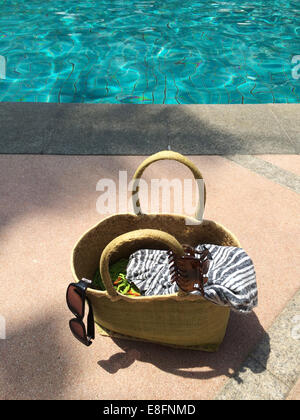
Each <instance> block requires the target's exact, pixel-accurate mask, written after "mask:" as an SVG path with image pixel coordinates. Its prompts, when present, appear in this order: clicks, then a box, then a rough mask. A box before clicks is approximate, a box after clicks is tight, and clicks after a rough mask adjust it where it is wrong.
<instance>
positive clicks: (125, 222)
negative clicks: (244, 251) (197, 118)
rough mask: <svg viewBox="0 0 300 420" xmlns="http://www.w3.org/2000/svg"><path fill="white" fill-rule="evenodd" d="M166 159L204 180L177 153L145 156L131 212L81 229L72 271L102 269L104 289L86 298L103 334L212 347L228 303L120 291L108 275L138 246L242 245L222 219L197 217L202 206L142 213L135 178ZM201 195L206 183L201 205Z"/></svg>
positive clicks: (85, 273) (88, 274)
mask: <svg viewBox="0 0 300 420" xmlns="http://www.w3.org/2000/svg"><path fill="white" fill-rule="evenodd" d="M165 159H169V160H175V161H178V162H181V163H182V164H184V165H186V166H187V167H188V168H190V170H191V171H192V173H193V175H194V177H195V179H196V180H199V179H200V180H202V179H203V177H202V175H201V173H200V171H199V170H198V169H197V167H196V166H195V165H194V164H193V163H192V162H191V161H190V160H189V159H187V158H186V157H185V156H182V155H181V154H179V153H176V152H173V151H162V152H159V153H156V154H154V155H152V156H150V157H148V158H147V159H146V160H145V161H144V162H143V163H142V164H141V165H140V166H139V167H138V169H137V170H136V172H135V174H134V177H133V179H134V183H135V184H134V185H135V188H134V190H133V208H134V214H130V213H127V214H115V215H112V216H109V217H107V218H105V219H104V220H102V221H101V222H100V223H98V224H97V225H96V226H94V227H92V228H91V229H89V230H88V231H87V232H86V233H84V235H83V236H82V237H81V238H80V239H79V241H78V242H77V243H76V245H75V247H74V249H73V252H72V274H73V277H74V279H75V281H77V282H78V281H80V280H81V279H82V278H89V279H92V278H93V276H94V274H95V271H96V270H97V268H98V267H99V268H100V273H101V277H102V280H103V283H104V285H105V287H106V290H105V291H100V290H95V289H93V288H88V289H87V291H86V296H87V297H88V299H89V300H90V302H91V304H92V307H93V311H94V319H95V323H96V326H97V327H98V331H99V332H100V333H101V334H102V335H108V336H111V337H124V338H127V339H128V338H129V339H135V340H142V341H149V342H153V343H159V344H163V345H168V346H171V347H180V348H188V349H195V350H203V351H211V352H212V351H216V350H217V349H218V348H219V346H220V344H221V343H222V340H223V338H224V335H225V332H226V327H227V323H228V319H229V314H230V309H229V308H228V307H224V306H219V305H216V304H215V303H212V302H210V301H208V300H207V299H204V298H203V297H202V296H201V295H194V294H188V293H184V292H182V291H179V292H177V293H175V294H171V295H155V296H137V297H136V296H126V295H121V294H119V293H118V292H117V291H116V289H115V288H114V287H113V284H112V281H111V279H110V275H109V265H110V264H112V263H114V262H116V261H118V260H120V259H121V258H128V257H129V255H130V254H132V253H133V252H135V251H136V250H138V249H142V248H144V249H165V250H171V251H173V252H174V254H176V255H178V256H181V255H183V253H184V250H183V247H182V244H189V245H191V246H195V245H197V244H201V243H209V244H215V245H221V246H233V247H240V243H239V241H238V239H237V238H236V237H235V236H234V235H233V234H232V233H231V232H230V231H229V230H228V229H226V228H225V227H224V226H222V225H221V224H220V223H217V222H214V221H211V220H205V219H203V220H199V218H200V217H201V205H200V204H198V207H197V212H196V216H195V217H187V216H184V215H180V214H144V213H142V211H141V207H140V202H139V199H138V192H139V187H138V184H139V179H140V178H141V176H142V174H143V172H144V170H145V169H146V168H147V167H148V166H149V165H150V164H151V163H153V162H156V161H159V160H165ZM198 185H199V184H198ZM199 197H200V195H199ZM205 198H206V189H205V186H204V200H203V201H204V202H203V207H204V205H205Z"/></svg>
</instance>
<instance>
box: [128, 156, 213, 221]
mask: <svg viewBox="0 0 300 420" xmlns="http://www.w3.org/2000/svg"><path fill="white" fill-rule="evenodd" d="M158 160H176V161H177V162H180V163H182V164H183V165H185V166H187V167H188V168H189V169H190V170H191V171H192V173H193V175H194V178H195V180H196V181H197V180H199V179H202V180H203V176H202V174H201V172H200V171H199V169H198V168H197V167H196V166H195V165H194V163H193V162H192V161H190V160H189V159H188V158H187V157H185V156H183V155H181V154H180V153H177V152H173V151H171V150H163V151H162V152H158V153H155V154H154V155H151V156H149V157H148V158H147V159H145V160H144V161H143V162H142V163H141V164H140V166H139V167H138V168H137V170H136V172H135V174H134V175H133V181H134V183H133V191H132V203H133V209H134V213H135V214H136V215H141V214H142V210H141V205H140V200H139V180H140V178H141V176H142V175H143V172H144V170H145V169H146V168H147V167H148V166H149V165H151V164H152V163H154V162H157V161H158ZM203 184H204V181H203ZM197 185H198V191H199V201H198V205H197V209H196V214H195V218H196V219H197V220H199V221H201V220H202V215H203V210H204V207H205V202H206V188H205V184H204V185H203V186H204V194H203V209H201V206H200V204H201V203H200V200H201V196H202V188H201V184H199V183H197ZM135 197H136V200H135Z"/></svg>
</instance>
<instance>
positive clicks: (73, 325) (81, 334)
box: [70, 319, 86, 341]
mask: <svg viewBox="0 0 300 420" xmlns="http://www.w3.org/2000/svg"><path fill="white" fill-rule="evenodd" d="M70 329H71V331H72V333H73V334H74V335H75V337H76V338H78V339H79V340H80V341H86V332H85V327H84V325H83V324H82V323H81V322H80V321H78V320H77V319H71V321H70Z"/></svg>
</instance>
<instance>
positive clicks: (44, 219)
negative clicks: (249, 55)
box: [0, 105, 300, 400]
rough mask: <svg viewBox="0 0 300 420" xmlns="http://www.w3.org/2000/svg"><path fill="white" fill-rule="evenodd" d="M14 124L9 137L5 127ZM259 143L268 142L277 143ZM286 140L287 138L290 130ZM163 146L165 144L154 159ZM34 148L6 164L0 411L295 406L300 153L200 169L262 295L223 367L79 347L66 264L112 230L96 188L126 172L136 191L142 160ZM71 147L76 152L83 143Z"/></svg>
mask: <svg viewBox="0 0 300 420" xmlns="http://www.w3.org/2000/svg"><path fill="white" fill-rule="evenodd" d="M9 107H10V105H8V108H9ZM41 108H42V107H41ZM243 109H244V108H243ZM272 109H273V108H272ZM298 109H299V108H298ZM24 110H25V108H24ZM22 112H23V111H22ZM176 112H177V110H176ZM225 112H227V111H225ZM272 112H273V111H272ZM38 113H39V112H38ZM12 114H13V112H11V115H12ZM177 115H178V118H179V116H180V115H179V113H178V114H177ZM215 115H216V116H218V115H219V114H218V113H217V112H216V113H215ZM257 116H258V118H260V116H259V113H258V114H257ZM45 117H46V114H45ZM50 117H51V116H50ZM50 117H49V118H50ZM19 118H21V117H20V116H19ZM26 118H27V117H26ZM38 118H40V117H38ZM51 118H52V117H51ZM132 118H133V117H132ZM282 118H283V119H284V118H285V116H283V117H282ZM33 120H34V116H32V121H33ZM45 121H46V118H45ZM45 121H44V122H45ZM58 121H59V119H58ZM132 121H133V120H132ZM55 122H56V120H55V116H53V120H48V122H47V124H52V127H53V130H56V123H55ZM5 124H6V128H7V127H8V126H9V122H6V123H5ZM10 124H11V127H12V126H13V124H15V127H16V126H17V125H16V123H13V122H11V123H10ZM45 124H46V122H45ZM95 124H98V123H95ZM99 124H100V123H99ZM124 124H125V122H124ZM132 124H133V122H132ZM247 124H248V125H249V128H248V130H249V133H250V132H251V126H250V123H249V122H248V123H247ZM257 124H258V125H259V122H258V123H257ZM260 124H261V125H262V123H260ZM58 125H59V122H58ZM107 125H109V124H108V123H107ZM258 125H257V126H258ZM271 125H272V124H271ZM132 126H133V125H132ZM18 127H19V125H18ZM175 127H176V126H174V130H175V129H176V128H175ZM187 127H188V124H187ZM295 127H296V126H294V128H293V127H292V126H290V130H291V131H290V132H288V131H287V132H288V133H289V134H288V137H289V138H290V139H293V138H294V139H296V137H293V136H292V133H293V130H294V133H296V128H295ZM27 128H28V130H29V125H27ZM154 128H155V127H154ZM277 128H278V127H277ZM298 128H299V127H298ZM189 129H190V128H189V127H188V130H187V131H188V132H189ZM19 130H20V131H19V133H20V136H22V134H24V136H25V138H26V139H29V138H30V133H31V135H32V136H33V138H36V139H37V138H38V135H37V134H36V133H34V131H32V132H30V131H29V132H27V133H26V130H25V129H24V130H22V129H21V127H20V128H19ZM72 130H73V129H72ZM72 130H71V133H76V130H75V129H74V130H73V131H72ZM262 130H263V132H264V133H265V134H266V136H267V135H268V130H267V129H265V128H264V127H263V128H262ZM282 130H283V131H282V132H281V134H282V135H283V132H284V131H285V130H287V128H286V127H285V128H284V129H282ZM145 131H146V127H145ZM154 131H155V130H154ZM4 132H5V130H4ZM120 132H121V131H120ZM136 132H138V128H136ZM275 132H276V130H275V128H274V133H275ZM9 133H10V134H9V135H10V137H9V136H8V137H7V138H9V139H10V142H7V141H5V137H3V136H2V137H1V139H2V140H1V152H2V153H12V152H13V150H12V149H9V147H15V151H16V152H20V153H21V152H23V153H24V152H26V150H25V146H26V142H25V140H24V145H23V147H24V148H23V150H22V151H21V150H20V144H21V143H20V142H18V141H17V135H16V132H15V134H14V135H13V134H12V131H11V132H9ZM201 135H202V134H201ZM26 136H27V137H26ZM35 136H36V137H35ZM204 136H205V133H203V138H204ZM171 137H172V136H171V134H170V138H171ZM180 137H182V134H180ZM279 137H280V136H278V139H279ZM71 138H72V135H70V139H71ZM87 138H88V133H87ZM155 138H156V136H154V135H153V139H155ZM188 138H190V137H188ZM271 138H272V135H271V134H270V135H269V139H271ZM95 139H96V137H95V138H94V140H95ZM41 141H44V140H43V139H41ZM88 141H89V140H87V142H88ZM145 141H146V140H145ZM278 141H279V140H278ZM112 143H113V141H112ZM146 143H147V142H146ZM161 143H162V141H161V137H160V136H159V135H158V136H157V147H158V145H159V144H161ZM192 143H193V142H192ZM208 143H209V142H207V147H210V146H209V144H208ZM275 143H276V142H275ZM275 143H274V144H275ZM34 144H35V145H37V143H35V142H32V143H29V146H28V147H29V149H28V151H27V152H28V153H33V154H29V155H11V154H8V155H1V156H0V178H1V181H2V182H1V184H0V196H1V201H0V220H1V227H0V238H1V244H2V247H1V252H0V266H1V267H2V276H1V294H0V302H1V315H2V316H3V317H5V320H6V335H7V336H6V339H5V340H4V339H3V340H0V398H1V399H3V398H8V399H13V398H26V399H28V398H32V399H54V398H57V399H66V398H71V399H74V398H82V399H111V400H114V399H128V400H132V399H145V398H147V399H213V398H217V399H226V398H234V399H240V398H243V399H244V398H249V396H251V395H253V397H255V398H265V399H285V398H287V399H299V396H300V395H299V383H297V378H298V376H299V366H300V363H299V338H300V337H299V329H300V328H299V317H300V312H299V300H297V299H299V294H298V290H299V258H298V256H299V212H300V200H299V195H298V194H297V192H299V167H300V165H299V164H300V158H299V156H298V155H296V150H295V147H296V146H295V144H296V143H295V144H294V143H293V141H291V142H287V145H284V144H283V145H282V149H280V150H281V151H279V153H281V155H273V154H272V151H270V150H268V149H267V147H265V146H261V149H264V150H261V153H263V155H261V156H260V155H256V156H252V153H250V154H249V153H242V152H240V153H239V152H238V151H236V149H235V148H234V147H229V146H228V147H227V149H226V150H227V151H226V155H227V156H198V155H194V156H191V159H192V160H193V161H194V162H195V163H196V164H197V165H198V167H199V168H200V170H201V171H202V173H203V175H204V178H205V181H206V184H207V206H206V211H205V217H206V218H208V219H213V220H216V221H219V222H221V223H222V224H224V225H225V226H226V227H228V228H229V229H230V230H231V231H232V232H234V233H235V234H236V235H237V237H238V238H239V239H240V241H241V244H242V246H243V247H244V248H245V249H246V250H247V252H248V253H249V255H250V256H251V257H252V259H253V261H254V264H255V267H256V273H257V281H258V287H259V305H258V307H257V308H256V309H255V311H254V312H253V313H252V314H251V315H248V316H239V315H237V314H234V313H233V314H231V318H230V322H229V326H228V330H227V334H226V337H225V340H224V342H223V344H222V346H221V349H220V350H219V352H218V353H214V354H207V353H203V352H193V351H182V350H175V349H169V348H164V347H162V346H158V345H154V344H146V343H140V342H131V341H130V342H129V341H126V340H125V341H124V340H117V339H114V340H112V339H110V338H105V337H102V336H97V338H96V340H95V342H94V343H93V345H92V346H91V347H89V348H85V347H84V346H82V345H81V344H80V343H77V342H76V340H74V339H73V337H72V336H71V334H70V332H69V330H68V320H69V318H70V314H69V312H68V310H67V309H66V307H65V289H66V286H67V284H68V283H69V282H70V281H71V273H70V253H71V249H72V247H73V245H74V244H75V242H76V241H77V239H78V237H79V236H80V235H81V234H82V233H83V232H84V231H85V230H86V229H88V228H89V227H90V226H92V225H93V224H95V223H96V222H98V220H100V219H101V218H102V217H103V215H100V214H99V213H97V211H96V201H97V198H98V197H99V191H96V184H97V181H98V180H99V179H101V178H104V177H105V178H108V177H109V178H112V179H114V180H117V179H118V171H119V170H125V169H127V170H128V176H129V178H130V176H132V174H133V173H134V170H135V169H136V167H137V165H138V164H139V163H140V162H141V161H142V159H143V157H142V156H76V155H74V156H40V155H34V153H38V151H39V152H41V151H42V150H43V151H49V150H50V151H51V147H52V146H51V142H50V141H49V143H48V146H47V147H46V146H45V145H44V146H43V148H42V149H41V144H39V146H38V147H36V149H35V150H33V149H31V146H32V145H33V146H34ZM61 144H62V139H61ZM68 144H69V146H68V147H70V145H71V144H72V142H71V141H69V142H68ZM106 144H107V147H109V145H108V143H106ZM132 144H133V143H132ZM186 144H187V145H188V144H189V143H188V141H186ZM245 144H246V143H245ZM57 145H58V143H56V145H54V144H53V149H52V150H53V152H54V149H55V147H57ZM75 145H76V146H74V152H76V151H78V149H76V147H79V143H76V142H75ZM152 146H153V144H152V143H151V148H152ZM269 146H270V147H271V148H272V147H273V146H272V144H271V143H270V144H269ZM101 147H102V146H101ZM122 147H123V146H122V145H120V152H121V151H122ZM136 147H137V148H139V145H136ZM141 147H142V146H141ZM185 147H187V146H185ZM191 147H192V146H191ZM251 147H252V146H251V145H249V144H248V143H247V149H251ZM277 147H278V148H279V146H277V145H276V144H275V146H274V150H277ZM285 147H286V148H287V149H288V150H287V149H285ZM5 148H6V149H5ZM149 148H150V146H149ZM174 149H175V150H178V149H177V148H174ZM55 150H56V151H57V152H58V150H57V149H55ZM157 150H158V149H157V148H156V149H155V148H154V150H153V149H151V152H155V151H157ZM245 151H246V149H245V150H244V152H245ZM59 152H60V153H62V152H63V149H62V148H61V149H60V150H59ZM196 152H197V153H200V152H199V151H198V149H197V151H196ZM90 153H92V152H90ZM145 153H146V150H145ZM147 153H148V152H147ZM197 153H196V154H197ZM253 153H254V152H253ZM128 154H130V153H128ZM158 173H159V175H160V176H161V177H169V178H170V177H172V176H174V174H176V177H179V178H187V177H188V171H186V170H185V168H181V166H180V165H179V164H177V163H173V162H161V163H156V164H155V165H153V167H150V168H148V169H147V171H146V173H145V179H148V180H150V178H151V177H157V176H158ZM144 198H145V197H144ZM297 302H298V303H297ZM297 305H298V306H297ZM240 367H241V370H240ZM257 384H259V387H258V386H257Z"/></svg>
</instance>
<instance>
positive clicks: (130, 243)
mask: <svg viewBox="0 0 300 420" xmlns="http://www.w3.org/2000/svg"><path fill="white" fill-rule="evenodd" d="M154 242H156V243H158V244H162V245H164V246H165V247H166V248H167V249H168V250H171V251H173V252H174V254H175V255H176V256H178V257H181V256H182V255H184V249H183V247H182V245H181V244H180V243H179V242H178V241H177V239H175V238H174V236H172V235H170V234H169V233H166V232H163V231H161V230H156V229H139V230H133V231H131V232H128V233H124V234H123V235H120V236H118V237H116V238H115V239H113V240H112V241H111V242H110V243H109V244H108V245H107V246H106V247H105V248H104V250H103V252H102V254H101V258H100V263H99V268H100V274H101V277H102V280H103V283H104V285H105V288H106V290H107V293H108V294H109V295H110V296H118V293H117V291H116V290H115V288H114V287H113V284H112V281H111V278H110V274H109V262H110V260H111V257H112V256H113V254H115V253H116V252H117V251H121V249H122V248H123V249H126V250H127V252H128V249H130V250H131V251H132V252H134V251H136V250H138V249H140V248H142V247H145V246H149V245H150V246H151V247H152V246H153V243H154Z"/></svg>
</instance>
